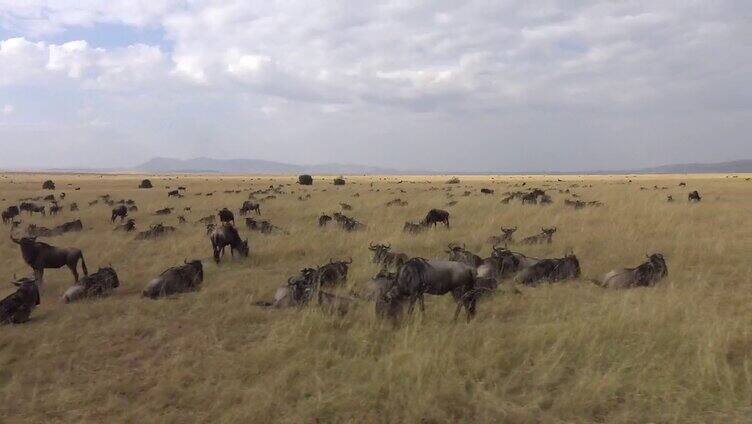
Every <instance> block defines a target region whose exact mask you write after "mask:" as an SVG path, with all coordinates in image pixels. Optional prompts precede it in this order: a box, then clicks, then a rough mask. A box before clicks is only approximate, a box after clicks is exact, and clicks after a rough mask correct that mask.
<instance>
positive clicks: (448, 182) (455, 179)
mask: <svg viewBox="0 0 752 424" xmlns="http://www.w3.org/2000/svg"><path fill="white" fill-rule="evenodd" d="M446 183H447V184H459V183H460V179H459V178H457V177H454V178H452V179H451V180H449V181H447V182H446Z"/></svg>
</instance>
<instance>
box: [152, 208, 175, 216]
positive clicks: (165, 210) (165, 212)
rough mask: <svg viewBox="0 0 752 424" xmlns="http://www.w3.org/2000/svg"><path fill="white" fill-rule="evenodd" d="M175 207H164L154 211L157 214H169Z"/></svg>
mask: <svg viewBox="0 0 752 424" xmlns="http://www.w3.org/2000/svg"><path fill="white" fill-rule="evenodd" d="M173 209H175V208H164V209H160V210H158V211H156V212H154V214H155V215H169V214H171V213H172V211H173Z"/></svg>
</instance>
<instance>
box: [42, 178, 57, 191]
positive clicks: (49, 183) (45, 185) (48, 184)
mask: <svg viewBox="0 0 752 424" xmlns="http://www.w3.org/2000/svg"><path fill="white" fill-rule="evenodd" d="M54 189H55V183H54V182H52V180H47V181H45V182H44V183H42V190H54Z"/></svg>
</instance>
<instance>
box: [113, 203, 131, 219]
mask: <svg viewBox="0 0 752 424" xmlns="http://www.w3.org/2000/svg"><path fill="white" fill-rule="evenodd" d="M126 216H128V207H126V206H125V205H120V206H118V207H116V208H113V209H112V216H111V217H110V222H115V219H116V218H120V222H123V221H124V220H125V217H126Z"/></svg>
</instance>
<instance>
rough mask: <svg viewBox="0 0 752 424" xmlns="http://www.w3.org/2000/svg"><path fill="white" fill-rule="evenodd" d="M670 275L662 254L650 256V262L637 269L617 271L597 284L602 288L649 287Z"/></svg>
mask: <svg viewBox="0 0 752 424" xmlns="http://www.w3.org/2000/svg"><path fill="white" fill-rule="evenodd" d="M666 275H668V267H667V266H666V260H665V259H664V258H663V255H662V254H660V253H654V254H652V255H650V256H648V260H647V261H646V262H644V263H642V264H641V265H640V266H638V267H636V268H620V269H615V270H613V271H611V272H609V273H608V274H606V275H605V276H604V277H603V281H602V282H596V283H597V284H598V285H600V286H602V287H609V288H613V289H626V288H630V287H649V286H653V285H655V283H657V282H658V281H660V280H661V279H662V278H664V277H665V276H666Z"/></svg>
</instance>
